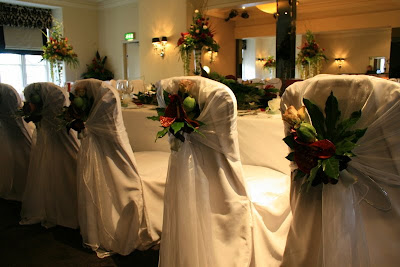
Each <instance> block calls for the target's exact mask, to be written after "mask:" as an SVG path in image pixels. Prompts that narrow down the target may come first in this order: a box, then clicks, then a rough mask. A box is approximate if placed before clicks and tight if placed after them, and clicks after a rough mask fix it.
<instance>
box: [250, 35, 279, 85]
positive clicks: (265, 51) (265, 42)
mask: <svg viewBox="0 0 400 267" xmlns="http://www.w3.org/2000/svg"><path fill="white" fill-rule="evenodd" d="M268 56H273V57H274V58H275V59H276V37H265V38H256V58H267V57H268ZM255 64H256V77H257V78H261V79H266V78H275V77H271V75H273V74H270V72H269V71H268V70H266V69H264V68H263V66H264V64H265V61H258V60H256V63H255Z"/></svg>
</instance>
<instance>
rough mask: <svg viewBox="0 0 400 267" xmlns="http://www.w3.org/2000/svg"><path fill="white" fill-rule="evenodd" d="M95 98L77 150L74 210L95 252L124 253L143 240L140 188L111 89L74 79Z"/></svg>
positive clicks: (115, 92)
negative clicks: (76, 184)
mask: <svg viewBox="0 0 400 267" xmlns="http://www.w3.org/2000/svg"><path fill="white" fill-rule="evenodd" d="M77 86H83V87H85V88H86V92H87V95H88V96H89V97H91V98H93V99H94V103H93V107H92V109H91V111H90V114H89V117H88V119H87V121H86V123H85V130H84V132H83V136H84V137H83V139H82V140H81V148H80V150H79V154H78V207H79V208H78V214H79V224H80V229H81V235H82V238H83V242H84V244H85V245H87V246H89V247H91V248H92V249H93V250H94V251H96V253H97V255H98V256H99V257H101V258H102V257H106V256H109V255H110V254H111V253H119V254H122V255H127V254H129V253H131V252H132V251H133V250H134V249H136V248H138V247H140V246H141V243H142V241H141V238H140V237H141V235H144V237H143V239H144V240H148V237H147V231H146V222H145V220H144V217H143V190H142V183H141V179H140V178H139V175H138V172H137V168H136V161H135V158H134V155H133V152H132V148H131V146H130V144H129V140H128V136H127V133H126V131H125V126H124V123H123V120H122V113H121V103H120V99H119V96H118V92H117V91H116V89H114V88H113V87H111V86H110V85H108V84H107V83H105V82H102V81H99V80H95V79H88V80H81V81H77V82H76V83H75V84H74V88H73V90H75V88H76V87H77Z"/></svg>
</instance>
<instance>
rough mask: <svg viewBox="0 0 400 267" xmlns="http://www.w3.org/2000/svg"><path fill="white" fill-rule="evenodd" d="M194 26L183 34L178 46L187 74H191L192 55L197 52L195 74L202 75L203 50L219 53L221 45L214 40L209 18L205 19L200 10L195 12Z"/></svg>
mask: <svg viewBox="0 0 400 267" xmlns="http://www.w3.org/2000/svg"><path fill="white" fill-rule="evenodd" d="M194 13H195V14H194V16H193V21H192V24H191V25H190V27H189V30H188V32H184V33H181V38H179V40H178V43H177V46H178V47H179V52H180V56H181V59H182V61H183V65H184V70H185V74H186V75H188V74H189V70H190V69H189V66H190V60H191V54H192V52H193V51H197V55H195V60H196V62H195V70H194V72H195V74H197V75H198V74H200V58H201V52H202V50H207V51H211V52H218V50H219V45H218V43H217V42H216V41H215V40H214V38H213V37H214V33H213V31H212V30H211V29H210V23H209V18H205V17H204V16H203V14H202V13H201V12H200V11H199V10H195V12H194Z"/></svg>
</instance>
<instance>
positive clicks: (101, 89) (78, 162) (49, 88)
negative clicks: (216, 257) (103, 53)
mask: <svg viewBox="0 0 400 267" xmlns="http://www.w3.org/2000/svg"><path fill="white" fill-rule="evenodd" d="M78 87H83V88H85V89H86V94H87V96H88V97H89V98H91V99H93V106H92V108H91V111H90V114H89V117H88V119H87V121H86V123H85V130H84V132H83V138H82V140H81V142H79V141H78V139H77V136H76V133H75V131H72V130H69V131H67V130H66V129H65V128H63V126H61V125H62V122H61V121H60V119H59V115H60V114H61V113H62V109H63V107H64V106H66V105H68V104H69V101H68V100H67V99H66V97H65V95H64V94H63V92H62V89H61V88H60V87H58V86H56V85H54V84H52V83H35V84H31V85H29V86H27V87H26V88H25V91H24V93H25V98H26V100H27V101H28V102H30V101H31V99H30V98H31V97H32V95H35V94H38V95H39V97H40V99H41V101H42V103H43V105H42V111H41V115H42V119H41V120H40V122H37V123H36V126H37V127H36V133H35V135H36V136H37V137H36V140H37V141H36V143H35V144H34V146H33V147H32V150H31V160H30V165H29V171H28V162H29V161H28V160H29V152H30V136H29V135H28V134H27V131H26V129H25V127H24V126H25V124H24V122H23V121H22V119H21V118H17V117H16V115H15V114H14V113H15V110H16V109H17V108H18V107H19V106H20V104H21V102H20V100H18V96H17V94H16V92H15V90H11V89H10V88H9V87H7V86H2V87H1V88H2V91H1V93H2V94H1V96H2V97H1V99H3V98H6V97H8V98H10V97H9V96H8V95H7V94H9V95H10V94H11V95H12V96H13V98H12V97H11V99H7V102H5V103H7V104H4V105H1V108H2V109H1V114H2V115H4V116H1V117H0V118H1V124H0V125H1V127H2V128H1V129H2V132H1V133H2V135H3V134H4V135H5V134H8V133H11V134H8V135H9V136H8V135H7V138H9V139H6V140H8V141H10V142H4V143H5V144H7V145H8V146H9V147H7V150H5V149H4V150H5V151H6V152H7V153H8V154H7V158H6V159H7V161H6V159H5V160H4V161H3V162H2V163H4V164H6V165H7V167H6V166H4V167H5V168H4V169H5V170H7V177H5V178H7V179H2V180H1V188H2V189H3V188H5V189H7V190H8V191H7V192H8V195H10V194H11V193H13V192H14V191H16V190H14V188H15V189H18V190H19V191H18V190H17V191H18V192H19V193H20V194H22V192H23V191H24V190H23V187H24V186H22V185H20V184H21V183H22V182H20V181H19V180H18V179H19V178H20V177H21V178H22V179H21V181H25V180H26V179H25V177H26V173H28V175H27V185H26V188H25V193H24V195H23V199H22V210H21V217H22V220H21V222H20V224H34V223H42V225H44V226H46V227H51V226H54V225H62V226H65V227H69V228H78V226H79V227H80V229H81V234H82V237H83V242H84V244H86V245H87V246H89V247H91V248H92V249H93V250H94V251H96V252H97V254H98V256H99V257H105V256H108V255H110V254H111V253H119V254H122V255H127V254H129V253H131V252H132V251H133V250H134V249H137V248H138V249H148V248H149V247H151V246H153V245H155V244H157V243H158V242H159V240H160V234H161V224H162V201H163V188H164V184H165V177H166V171H167V169H166V164H164V165H163V166H164V169H158V172H161V173H165V174H164V176H163V175H160V174H159V173H157V175H154V172H151V171H150V172H149V171H148V170H146V168H143V176H144V179H145V181H146V197H144V196H143V188H142V180H141V178H140V177H139V175H138V171H137V167H136V161H135V158H134V155H133V152H132V148H131V146H130V144H129V140H128V137H127V134H126V131H125V127H124V124H123V121H122V114H121V104H120V100H119V97H118V92H117V91H116V90H115V89H113V88H112V87H111V86H110V85H107V84H106V83H104V82H101V81H98V80H94V79H90V80H82V81H77V82H76V83H75V85H74V88H73V91H75V90H76V88H78ZM3 89H4V94H3ZM3 96H4V97H3ZM3 111H4V112H3ZM11 113H12V114H11ZM10 114H11V115H12V116H11V115H10ZM10 118H12V120H10ZM14 124H15V125H14ZM3 127H4V129H3ZM3 130H4V131H3ZM17 130H18V131H19V132H18V131H17ZM20 137H25V139H26V140H28V141H29V142H25V141H24V140H25V139H24V140H22V139H21V138H20ZM10 138H11V139H10ZM20 139H21V140H20ZM18 142H19V143H18ZM21 142H22V143H21ZM80 145H81V147H80V148H79V146H80ZM19 146H20V147H21V149H20V150H17V148H18V147H19ZM14 151H19V152H24V153H25V154H24V155H20V154H18V153H17V154H15V155H13V154H11V153H13V152H14ZM78 151H79V152H78ZM154 155H155V154H154ZM157 155H158V154H157ZM157 155H155V156H157ZM148 156H149V155H145V154H143V153H141V154H139V158H140V159H141V162H144V163H148ZM152 156H153V155H152ZM16 159H18V160H16ZM152 159H153V158H152ZM22 163H24V164H25V165H26V166H22V165H23V164H22ZM143 165H146V164H143ZM14 166H15V168H14ZM146 166H147V168H148V169H149V168H152V169H155V170H157V168H155V167H156V166H157V163H156V164H154V162H152V164H151V165H149V164H147V165H146ZM10 167H11V168H10ZM22 167H23V168H22ZM161 167H162V166H161ZM22 172H23V173H22ZM8 174H9V175H8ZM154 176H156V178H157V179H154ZM14 177H16V178H18V179H15V178H14ZM13 178H14V181H13V180H12V179H13ZM16 181H17V182H16ZM11 186H12V187H11ZM160 186H161V187H162V190H160ZM2 197H3V195H2ZM144 199H145V200H147V201H148V202H149V203H148V207H150V208H148V209H146V208H145V207H144V204H143V202H144ZM160 203H161V204H160ZM156 204H158V206H157V205H156Z"/></svg>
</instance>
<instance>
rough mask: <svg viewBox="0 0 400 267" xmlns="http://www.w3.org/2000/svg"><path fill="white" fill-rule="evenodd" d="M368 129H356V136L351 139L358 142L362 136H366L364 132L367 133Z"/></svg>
mask: <svg viewBox="0 0 400 267" xmlns="http://www.w3.org/2000/svg"><path fill="white" fill-rule="evenodd" d="M366 131H367V128H365V129H357V130H355V131H354V135H355V137H354V138H353V140H351V141H352V142H353V143H357V142H358V140H360V138H361V137H363V136H364V134H365V132H366Z"/></svg>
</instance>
